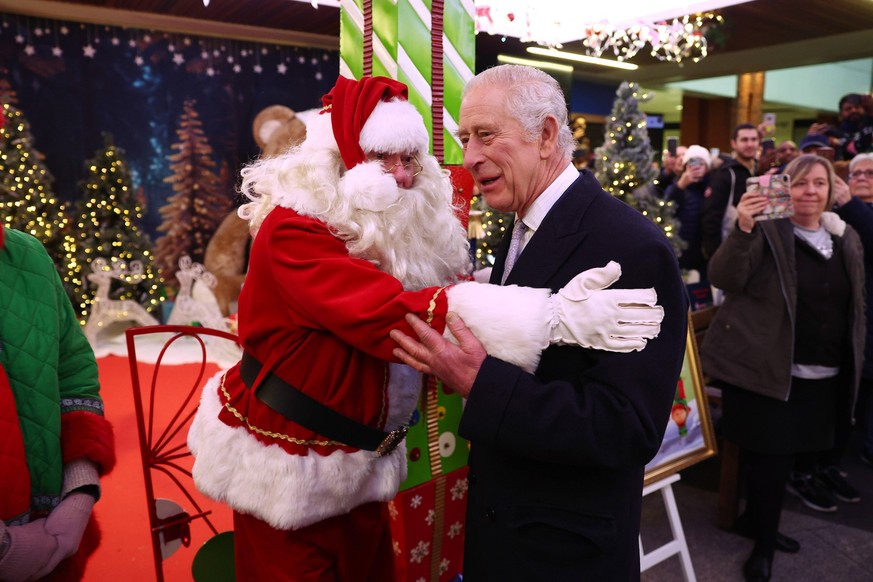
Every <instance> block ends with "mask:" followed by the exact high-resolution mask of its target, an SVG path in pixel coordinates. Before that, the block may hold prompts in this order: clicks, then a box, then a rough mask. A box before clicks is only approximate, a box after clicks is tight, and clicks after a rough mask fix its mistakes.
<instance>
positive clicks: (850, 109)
mask: <svg viewBox="0 0 873 582" xmlns="http://www.w3.org/2000/svg"><path fill="white" fill-rule="evenodd" d="M863 117H864V108H863V107H861V104H860V103H858V104H857V105H856V104H855V103H852V101H844V102H843V104H842V105H841V106H840V119H842V120H843V121H848V122H849V123H858V122H860V121H861V119H862V118H863Z"/></svg>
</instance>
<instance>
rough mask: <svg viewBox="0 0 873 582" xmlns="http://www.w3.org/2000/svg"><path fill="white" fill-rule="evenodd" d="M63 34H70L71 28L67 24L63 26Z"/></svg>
mask: <svg viewBox="0 0 873 582" xmlns="http://www.w3.org/2000/svg"><path fill="white" fill-rule="evenodd" d="M61 34H63V35H64V36H66V35H68V34H70V29H69V28H67V27H66V26H62V27H61Z"/></svg>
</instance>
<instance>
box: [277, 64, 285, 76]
mask: <svg viewBox="0 0 873 582" xmlns="http://www.w3.org/2000/svg"><path fill="white" fill-rule="evenodd" d="M276 70H277V71H278V72H279V74H280V75H284V74H285V73H287V72H288V66H287V65H285V63H279V65H278V66H277V67H276Z"/></svg>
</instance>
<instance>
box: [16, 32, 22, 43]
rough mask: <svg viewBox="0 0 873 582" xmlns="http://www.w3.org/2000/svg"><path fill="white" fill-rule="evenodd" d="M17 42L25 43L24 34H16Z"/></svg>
mask: <svg viewBox="0 0 873 582" xmlns="http://www.w3.org/2000/svg"><path fill="white" fill-rule="evenodd" d="M15 42H17V43H18V44H24V35H21V34H16V35H15Z"/></svg>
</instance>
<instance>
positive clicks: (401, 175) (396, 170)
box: [391, 163, 413, 188]
mask: <svg viewBox="0 0 873 582" xmlns="http://www.w3.org/2000/svg"><path fill="white" fill-rule="evenodd" d="M412 173H413V172H412V168H409V169H407V168H406V167H404V165H403V164H400V163H397V164H395V165H394V166H393V167H392V168H391V175H392V176H394V181H395V182H397V187H398V188H412V180H413V175H412Z"/></svg>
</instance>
